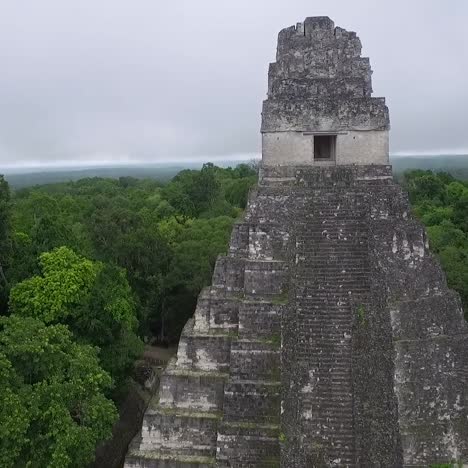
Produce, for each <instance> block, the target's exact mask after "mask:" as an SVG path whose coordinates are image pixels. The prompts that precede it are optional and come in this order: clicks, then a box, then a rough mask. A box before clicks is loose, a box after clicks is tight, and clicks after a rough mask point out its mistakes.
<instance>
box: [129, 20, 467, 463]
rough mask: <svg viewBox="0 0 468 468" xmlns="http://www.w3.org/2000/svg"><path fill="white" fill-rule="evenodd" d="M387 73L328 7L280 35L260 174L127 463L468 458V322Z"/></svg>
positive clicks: (440, 460)
mask: <svg viewBox="0 0 468 468" xmlns="http://www.w3.org/2000/svg"><path fill="white" fill-rule="evenodd" d="M371 73H372V71H371V68H370V64H369V59H368V58H365V57H361V42H360V40H359V38H358V37H357V36H356V33H354V32H348V31H346V30H344V29H342V28H339V27H335V26H334V23H333V22H332V21H331V20H330V19H329V18H328V17H313V18H307V19H306V20H305V21H304V23H299V24H297V26H292V27H290V28H287V29H284V30H282V31H281V32H280V33H279V37H278V49H277V56H276V62H275V63H273V64H271V65H270V69H269V76H268V99H267V100H266V101H265V102H264V103H263V113H262V127H261V131H262V139H263V140H262V141H263V161H262V168H261V172H260V177H259V183H258V187H256V188H255V190H253V191H252V192H251V194H250V197H249V203H248V207H247V210H246V213H245V219H244V220H243V221H242V222H239V223H238V224H236V225H235V227H234V230H233V233H232V237H231V242H230V247H229V253H228V255H227V256H223V257H220V258H219V259H218V261H217V264H216V268H215V271H214V274H213V284H212V286H210V287H209V288H206V289H205V290H203V291H202V293H201V294H200V297H199V300H198V305H197V309H196V312H195V314H194V317H193V318H192V319H191V320H189V321H188V323H187V325H186V326H185V328H184V331H183V333H182V337H181V339H180V343H179V348H178V353H177V357H176V358H174V359H173V361H171V362H170V364H169V366H168V367H167V369H166V370H165V372H164V374H163V375H162V378H161V385H160V389H159V395H158V396H157V397H156V398H154V400H153V401H152V403H151V404H150V406H149V408H148V410H147V411H146V414H145V417H144V421H143V427H142V430H141V433H140V434H139V435H138V436H137V437H136V438H135V439H134V441H133V443H132V445H131V447H130V449H129V452H128V455H127V458H126V462H125V467H126V468H137V467H138V468H142V467H145V468H150V467H151V468H153V467H157V468H160V467H165V468H175V467H180V468H201V467H220V468H227V467H244V468H247V467H249V468H250V467H281V468H310V467H365V468H367V467H381V468H386V467H427V466H430V465H432V464H441V463H449V462H457V463H463V461H465V463H466V462H467V461H468V411H467V408H468V327H467V323H466V322H465V321H464V318H463V311H462V308H461V303H460V299H459V297H458V295H457V294H456V293H455V292H453V291H452V290H450V289H448V287H447V284H446V280H445V275H444V273H443V271H442V270H441V267H440V265H439V263H438V261H437V260H436V259H435V258H434V256H433V255H432V254H431V253H430V251H429V249H428V242H427V237H426V234H425V231H424V228H423V226H422V225H421V223H420V222H418V221H417V220H415V219H414V218H413V217H412V216H411V213H410V211H411V210H410V206H409V203H408V198H407V195H406V193H404V192H403V191H402V189H401V188H400V187H399V186H398V185H397V184H396V183H395V182H394V181H393V177H392V170H391V166H389V165H388V163H389V158H388V139H389V128H390V125H389V114H388V108H387V107H386V105H385V99H384V98H380V97H372V83H371Z"/></svg>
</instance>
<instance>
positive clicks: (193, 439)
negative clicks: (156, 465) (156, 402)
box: [139, 406, 222, 457]
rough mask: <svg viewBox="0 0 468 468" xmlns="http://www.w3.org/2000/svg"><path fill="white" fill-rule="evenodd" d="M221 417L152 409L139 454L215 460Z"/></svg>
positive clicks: (142, 432)
mask: <svg viewBox="0 0 468 468" xmlns="http://www.w3.org/2000/svg"><path fill="white" fill-rule="evenodd" d="M221 417H222V414H221V413H212V412H211V413H203V412H196V411H189V410H178V409H171V410H168V409H165V408H162V407H160V406H159V407H156V408H155V409H149V410H148V411H147V412H146V413H145V416H144V419H143V426H142V431H141V439H140V445H139V447H140V450H144V451H148V452H153V451H158V452H160V453H161V454H164V453H171V454H178V455H188V456H198V457H199V456H210V457H211V456H214V455H215V454H216V438H217V433H218V421H219V420H220V419H221Z"/></svg>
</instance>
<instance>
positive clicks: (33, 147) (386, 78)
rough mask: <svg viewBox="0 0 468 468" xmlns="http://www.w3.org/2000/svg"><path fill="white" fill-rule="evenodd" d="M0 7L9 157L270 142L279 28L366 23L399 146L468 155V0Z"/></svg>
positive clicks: (4, 139) (120, 0)
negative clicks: (270, 81) (265, 127)
mask: <svg viewBox="0 0 468 468" xmlns="http://www.w3.org/2000/svg"><path fill="white" fill-rule="evenodd" d="M2 3H3V5H2V7H1V14H0V167H1V165H2V164H3V165H5V166H6V165H10V164H14V163H18V164H27V163H30V162H31V161H34V162H38V163H50V162H53V161H70V162H74V163H75V162H80V161H81V162H89V161H104V160H116V161H119V160H135V161H142V160H145V161H149V162H156V161H158V160H162V159H170V158H176V157H200V158H205V159H208V158H209V157H212V156H223V155H232V154H240V153H252V154H253V153H258V152H259V151H260V138H259V126H260V110H261V102H262V100H263V99H264V97H265V93H266V85H267V69H268V63H269V62H271V61H273V60H274V57H275V47H276V37H277V33H278V31H279V30H280V29H281V28H283V27H286V26H289V25H291V24H294V23H296V22H297V21H302V20H303V19H304V18H305V17H306V16H314V15H328V16H330V17H331V18H332V19H333V20H334V21H335V23H336V24H337V25H339V26H342V27H344V28H346V29H350V30H354V31H357V32H358V34H359V36H360V37H361V40H362V42H363V46H364V49H363V53H364V54H365V55H368V56H370V58H371V63H372V67H373V69H374V75H373V81H374V95H376V96H386V97H387V102H388V104H389V107H390V112H391V121H392V133H391V148H392V152H407V153H413V152H438V151H440V150H442V151H458V152H459V151H465V152H468V131H467V129H468V118H467V117H466V112H467V111H466V109H468V87H467V86H466V84H465V83H466V80H467V76H468V35H467V34H466V32H465V22H466V19H467V17H468V3H467V2H466V1H465V0H452V1H451V2H450V8H448V7H447V2H446V1H443V0H440V1H439V0H413V1H411V2H408V1H407V0H393V1H392V2H376V1H375V0H357V1H354V2H349V1H345V0H342V1H340V0H327V2H323V1H320V2H319V1H317V0H313V1H312V0H290V1H287V2H286V1H284V0H281V1H280V0H236V1H235V2H233V1H219V0H218V1H215V0H199V1H197V2H194V1H193V0H187V1H182V0H179V1H177V2H163V1H161V0H137V1H130V0H99V1H95V0H80V1H78V0H68V1H66V2H64V1H63V0H41V1H40V2H31V1H29V0H15V1H14V2H7V1H3V2H2Z"/></svg>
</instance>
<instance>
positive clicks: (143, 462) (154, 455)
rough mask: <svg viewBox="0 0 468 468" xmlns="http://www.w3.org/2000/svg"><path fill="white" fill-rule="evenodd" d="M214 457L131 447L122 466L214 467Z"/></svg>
mask: <svg viewBox="0 0 468 468" xmlns="http://www.w3.org/2000/svg"><path fill="white" fill-rule="evenodd" d="M215 463H216V459H215V457H198V456H187V455H177V454H172V453H171V454H165V453H161V452H157V451H156V452H146V451H141V450H138V449H131V450H129V452H128V455H127V457H126V458H125V466H124V468H142V467H144V468H214V466H215Z"/></svg>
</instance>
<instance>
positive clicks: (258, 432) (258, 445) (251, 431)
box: [217, 421, 280, 468]
mask: <svg viewBox="0 0 468 468" xmlns="http://www.w3.org/2000/svg"><path fill="white" fill-rule="evenodd" d="M279 457H280V447H279V427H278V426H277V425H271V424H269V425H268V424H259V423H256V422H241V423H228V422H225V421H223V422H221V423H220V429H219V435H218V453H217V460H218V462H219V463H221V466H223V465H222V462H226V463H227V462H228V465H226V466H229V467H262V468H267V467H271V468H273V467H278V466H279Z"/></svg>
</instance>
